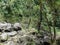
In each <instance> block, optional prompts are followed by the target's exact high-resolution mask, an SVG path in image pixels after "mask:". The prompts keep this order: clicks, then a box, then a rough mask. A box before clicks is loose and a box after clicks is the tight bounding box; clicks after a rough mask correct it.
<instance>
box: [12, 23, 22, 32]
mask: <svg viewBox="0 0 60 45" xmlns="http://www.w3.org/2000/svg"><path fill="white" fill-rule="evenodd" d="M13 28H14V30H15V31H18V30H21V24H20V23H15V24H14V25H13Z"/></svg>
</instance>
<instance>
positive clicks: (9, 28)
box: [5, 23, 12, 32]
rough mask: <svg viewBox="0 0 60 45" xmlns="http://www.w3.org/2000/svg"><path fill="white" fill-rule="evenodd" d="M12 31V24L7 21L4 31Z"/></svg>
mask: <svg viewBox="0 0 60 45" xmlns="http://www.w3.org/2000/svg"><path fill="white" fill-rule="evenodd" d="M11 31H12V24H10V23H7V27H6V29H5V32H11Z"/></svg>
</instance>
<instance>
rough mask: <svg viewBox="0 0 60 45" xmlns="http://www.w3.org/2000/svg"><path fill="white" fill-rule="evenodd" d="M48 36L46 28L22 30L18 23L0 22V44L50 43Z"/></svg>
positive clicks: (40, 44)
mask: <svg viewBox="0 0 60 45" xmlns="http://www.w3.org/2000/svg"><path fill="white" fill-rule="evenodd" d="M49 36H50V34H49V32H48V31H46V30H41V32H40V34H39V33H38V32H37V30H35V29H34V28H32V29H30V30H28V29H26V30H24V29H22V28H21V25H20V23H15V24H10V23H0V45H50V43H49V41H50V37H49Z"/></svg>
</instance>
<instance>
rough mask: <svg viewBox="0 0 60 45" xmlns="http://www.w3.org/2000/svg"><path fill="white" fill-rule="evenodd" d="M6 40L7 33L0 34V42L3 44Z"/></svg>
mask: <svg viewBox="0 0 60 45" xmlns="http://www.w3.org/2000/svg"><path fill="white" fill-rule="evenodd" d="M7 40H8V35H7V33H2V34H1V42H5V41H7Z"/></svg>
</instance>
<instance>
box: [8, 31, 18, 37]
mask: <svg viewBox="0 0 60 45" xmlns="http://www.w3.org/2000/svg"><path fill="white" fill-rule="evenodd" d="M7 34H8V35H9V36H11V37H12V36H15V35H16V34H17V32H16V31H12V32H9V33H7Z"/></svg>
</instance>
